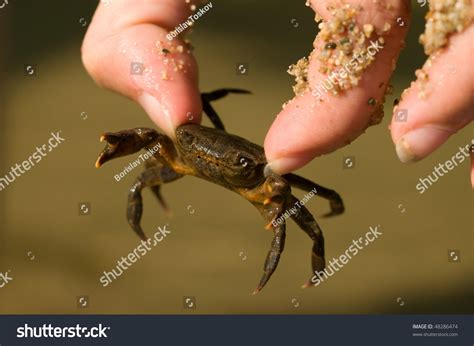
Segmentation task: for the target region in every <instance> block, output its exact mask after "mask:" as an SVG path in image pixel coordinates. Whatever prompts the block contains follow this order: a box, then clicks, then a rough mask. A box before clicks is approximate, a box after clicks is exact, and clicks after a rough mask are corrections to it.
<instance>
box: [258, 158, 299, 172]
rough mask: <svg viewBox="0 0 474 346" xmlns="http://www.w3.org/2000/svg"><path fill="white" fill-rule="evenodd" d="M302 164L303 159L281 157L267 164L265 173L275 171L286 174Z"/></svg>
mask: <svg viewBox="0 0 474 346" xmlns="http://www.w3.org/2000/svg"><path fill="white" fill-rule="evenodd" d="M300 166H301V159H299V158H298V159H297V158H290V157H283V158H281V159H277V160H273V161H270V162H269V163H268V164H267V165H266V166H265V172H264V173H265V174H267V173H268V174H269V173H271V172H274V173H276V174H280V175H282V174H286V173H289V172H291V171H293V170H295V169H297V168H300Z"/></svg>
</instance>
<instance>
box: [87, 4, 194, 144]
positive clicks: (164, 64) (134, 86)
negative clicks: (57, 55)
mask: <svg viewBox="0 0 474 346" xmlns="http://www.w3.org/2000/svg"><path fill="white" fill-rule="evenodd" d="M193 5H194V4H193V1H190V2H189V3H186V2H185V1H184V0H183V1H176V0H122V1H116V2H115V1H111V2H108V3H105V2H101V3H100V4H99V6H98V8H97V10H96V12H95V14H94V18H93V20H92V22H91V24H90V26H89V29H88V31H87V33H86V36H85V38H84V42H83V45H82V60H83V63H84V65H85V67H86V69H87V71H88V72H89V74H90V75H91V76H92V78H93V79H94V80H95V81H96V82H97V83H98V84H99V85H101V86H104V87H106V88H108V89H111V90H113V91H116V92H119V93H121V94H123V95H125V96H127V97H129V98H131V99H132V100H134V101H136V102H137V103H139V104H140V105H141V106H142V107H143V108H144V109H145V111H146V112H147V113H148V115H149V116H150V117H151V119H152V120H153V121H154V122H155V123H156V124H157V125H158V126H159V127H160V128H161V129H162V130H163V131H164V132H165V133H166V134H167V135H169V136H170V137H172V138H174V130H175V129H176V127H178V126H179V125H181V124H183V123H187V122H190V121H193V122H199V121H200V119H201V101H200V94H199V90H198V77H197V65H196V61H195V60H194V57H193V56H192V54H191V52H190V50H191V48H190V46H188V45H187V44H186V43H185V42H184V41H183V40H181V39H180V38H179V37H176V38H173V39H172V40H171V41H170V40H168V39H167V38H166V35H168V33H169V32H170V31H172V30H174V28H175V27H177V26H179V25H180V24H181V23H184V22H185V21H186V20H187V19H188V17H189V16H190V15H191V13H192V10H191V6H193Z"/></svg>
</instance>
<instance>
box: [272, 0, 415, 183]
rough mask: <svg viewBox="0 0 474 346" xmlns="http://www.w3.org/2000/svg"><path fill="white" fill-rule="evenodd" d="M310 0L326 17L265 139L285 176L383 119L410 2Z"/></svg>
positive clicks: (274, 165) (277, 168) (276, 168)
mask: <svg viewBox="0 0 474 346" xmlns="http://www.w3.org/2000/svg"><path fill="white" fill-rule="evenodd" d="M331 3H332V2H330V1H316V0H312V1H310V4H311V7H312V8H313V9H314V10H315V11H316V13H317V14H318V15H319V16H321V17H322V19H323V20H324V21H323V24H320V28H321V30H320V32H319V34H318V36H317V37H316V40H315V41H314V51H313V52H312V53H311V55H310V57H309V59H308V61H304V60H300V62H298V64H297V65H296V67H295V68H294V70H293V73H294V74H295V75H296V80H297V85H296V88H295V92H296V93H297V94H296V96H295V97H294V98H293V99H292V100H291V101H289V102H288V103H287V104H286V105H285V106H284V108H283V109H282V111H281V112H280V114H279V115H278V117H277V118H276V119H275V121H274V123H273V124H272V126H271V128H270V130H269V132H268V134H267V137H266V139H265V153H266V155H267V159H268V161H269V166H270V168H271V169H272V170H273V171H275V172H277V173H280V174H283V173H286V172H289V171H292V170H294V169H297V168H299V167H302V166H303V165H304V164H306V163H307V162H308V161H310V160H311V159H313V158H314V157H315V156H318V155H321V154H324V153H327V152H330V151H333V150H335V149H337V148H340V147H341V146H344V145H346V144H348V143H350V142H351V141H352V140H354V139H355V138H356V137H357V136H359V135H360V134H361V133H363V132H364V131H365V129H366V128H367V127H368V126H370V125H373V124H376V123H378V122H380V120H381V117H382V115H383V101H384V95H385V91H386V89H387V87H388V81H389V79H390V76H391V74H392V72H393V70H394V68H395V64H396V60H397V58H398V55H399V52H400V49H401V47H402V45H403V40H404V37H405V34H406V32H407V27H408V21H409V12H410V4H409V1H402V0H386V1H377V2H372V1H370V2H368V1H361V0H348V1H347V2H346V3H345V4H344V5H340V4H338V5H337V6H331V5H330V4H331Z"/></svg>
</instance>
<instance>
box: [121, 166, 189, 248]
mask: <svg viewBox="0 0 474 346" xmlns="http://www.w3.org/2000/svg"><path fill="white" fill-rule="evenodd" d="M181 177H182V175H181V174H178V173H176V172H174V171H173V170H171V169H170V168H169V167H163V168H158V167H156V168H148V169H147V170H145V171H144V172H142V173H141V174H140V175H139V176H138V178H137V180H136V182H135V183H134V184H133V185H132V187H131V188H130V191H129V194H128V204H127V220H128V223H129V224H130V226H131V227H132V228H133V230H134V231H135V233H136V234H137V235H138V236H139V237H140V238H141V239H143V240H147V239H148V238H147V236H146V235H145V232H143V230H142V227H141V226H140V220H141V218H142V214H143V200H142V190H143V189H144V188H146V187H150V188H153V192H154V193H155V195H156V196H157V198H158V200H159V201H161V203H162V205H163V204H164V206H166V203H165V202H164V200H163V197H162V196H161V193H160V190H159V187H160V185H162V184H164V183H169V182H171V181H174V180H176V179H178V178H181Z"/></svg>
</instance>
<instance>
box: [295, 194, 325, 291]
mask: <svg viewBox="0 0 474 346" xmlns="http://www.w3.org/2000/svg"><path fill="white" fill-rule="evenodd" d="M297 202H298V199H296V197H294V196H291V203H297ZM291 218H292V219H293V220H294V221H295V222H296V224H297V225H298V226H299V227H300V228H301V229H302V230H303V231H304V232H305V233H306V234H307V235H308V236H309V237H310V238H311V239H312V240H313V249H312V252H311V265H312V269H313V273H314V272H316V271H321V270H324V267H325V266H326V261H325V260H324V237H323V231H322V230H321V228H320V227H319V225H318V223H317V222H316V220H315V219H314V217H313V215H311V213H310V212H309V210H308V209H306V207H304V206H301V208H299V209H297V210H296V212H295V213H294V214H292V215H291ZM309 285H311V281H309V282H308V283H306V284H305V285H304V286H303V287H309Z"/></svg>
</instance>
